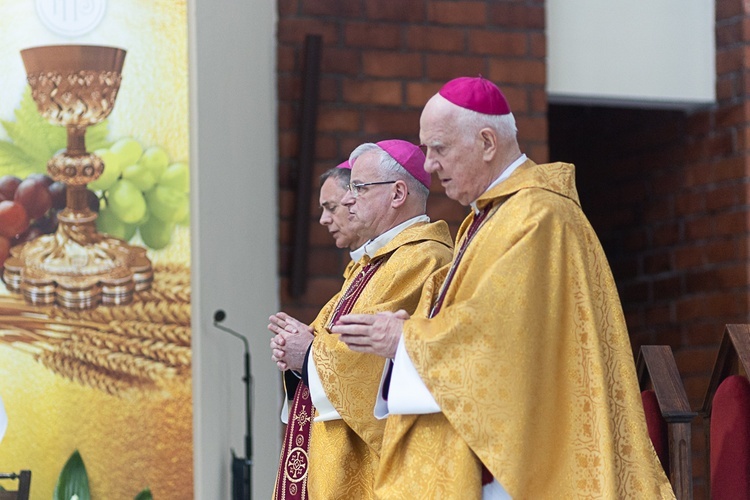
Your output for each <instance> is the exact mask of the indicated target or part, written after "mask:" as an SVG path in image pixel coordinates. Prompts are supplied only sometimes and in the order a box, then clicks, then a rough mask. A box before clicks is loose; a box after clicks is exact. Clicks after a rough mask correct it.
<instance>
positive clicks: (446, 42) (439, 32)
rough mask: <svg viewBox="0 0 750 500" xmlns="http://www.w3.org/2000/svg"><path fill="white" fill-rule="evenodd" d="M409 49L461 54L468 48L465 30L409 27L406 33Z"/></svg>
mask: <svg viewBox="0 0 750 500" xmlns="http://www.w3.org/2000/svg"><path fill="white" fill-rule="evenodd" d="M406 40H407V47H408V48H409V49H411V50H420V51H429V52H461V51H463V50H465V48H466V34H465V32H464V30H463V29H457V28H443V27H439V26H409V28H408V30H407V32H406Z"/></svg>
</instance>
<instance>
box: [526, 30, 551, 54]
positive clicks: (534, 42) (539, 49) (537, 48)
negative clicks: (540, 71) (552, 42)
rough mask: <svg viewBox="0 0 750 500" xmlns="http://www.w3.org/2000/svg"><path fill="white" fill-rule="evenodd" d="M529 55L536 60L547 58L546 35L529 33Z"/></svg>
mask: <svg viewBox="0 0 750 500" xmlns="http://www.w3.org/2000/svg"><path fill="white" fill-rule="evenodd" d="M529 44H530V46H531V48H530V49H529V55H530V56H531V57H532V58H534V59H542V60H544V59H545V58H546V57H547V37H546V35H545V34H544V33H529Z"/></svg>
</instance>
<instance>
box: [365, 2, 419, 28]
mask: <svg viewBox="0 0 750 500" xmlns="http://www.w3.org/2000/svg"><path fill="white" fill-rule="evenodd" d="M365 12H366V13H367V15H366V18H367V19H368V20H389V21H403V22H410V23H417V22H420V21H424V20H425V15H426V12H425V5H424V2H404V1H402V0H367V2H365Z"/></svg>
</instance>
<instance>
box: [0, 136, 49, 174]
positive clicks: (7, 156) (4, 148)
mask: <svg viewBox="0 0 750 500" xmlns="http://www.w3.org/2000/svg"><path fill="white" fill-rule="evenodd" d="M44 165H45V167H44V168H46V162H45V163H44ZM40 171H43V170H39V169H38V168H35V163H34V161H33V159H32V158H29V157H28V155H26V153H24V152H23V151H22V150H21V148H19V147H18V146H16V145H14V144H11V143H10V142H6V141H0V177H2V176H3V175H15V176H16V177H19V178H21V179H23V178H24V177H26V176H27V175H28V174H31V173H34V172H40Z"/></svg>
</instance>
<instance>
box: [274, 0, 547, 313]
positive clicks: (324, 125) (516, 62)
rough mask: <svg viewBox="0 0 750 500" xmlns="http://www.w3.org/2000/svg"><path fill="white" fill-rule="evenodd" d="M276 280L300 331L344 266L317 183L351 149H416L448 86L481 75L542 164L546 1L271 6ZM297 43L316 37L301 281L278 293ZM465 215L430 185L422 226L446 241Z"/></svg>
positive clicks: (293, 155) (324, 1)
mask: <svg viewBox="0 0 750 500" xmlns="http://www.w3.org/2000/svg"><path fill="white" fill-rule="evenodd" d="M278 10H279V24H278V92H279V190H280V197H279V199H280V206H279V217H280V223H281V230H280V235H279V237H280V243H281V255H280V269H279V272H280V275H281V276H282V283H281V293H282V295H281V303H282V307H283V308H284V309H285V310H287V311H288V312H290V313H291V314H296V315H298V317H299V318H300V319H301V320H303V321H311V320H312V319H313V318H314V315H315V314H316V312H317V311H318V309H319V308H320V306H322V305H323V303H324V302H325V301H326V300H327V299H328V298H330V297H331V296H332V295H333V294H334V293H335V292H336V291H337V290H338V289H339V287H340V284H341V271H342V270H343V267H344V266H345V264H346V261H347V260H348V255H347V254H345V253H344V252H341V251H337V250H336V249H335V247H334V246H333V244H332V241H331V239H330V237H329V236H328V233H327V231H325V230H324V229H323V228H321V227H320V226H319V225H318V223H317V215H318V214H319V211H318V208H317V200H318V182H317V177H318V176H319V175H320V174H321V173H322V172H324V171H325V170H326V169H327V168H329V167H332V166H334V165H336V164H338V163H339V162H340V161H342V160H343V159H345V158H346V157H348V155H349V153H350V152H351V150H352V149H354V148H355V147H356V146H357V145H359V144H361V143H363V142H368V141H378V140H382V139H391V138H400V139H405V140H410V141H414V142H417V141H418V135H419V115H420V112H421V108H422V106H424V104H425V103H426V102H427V100H428V99H429V98H430V97H431V96H432V95H433V94H435V92H437V90H438V89H439V88H440V86H441V85H442V84H443V83H445V82H446V81H447V80H449V79H451V78H454V77H457V76H467V75H468V76H473V75H477V74H480V73H481V74H482V75H484V76H485V77H486V78H489V79H490V80H492V81H494V82H495V83H497V84H498V85H500V87H501V88H502V89H503V91H504V92H505V94H506V96H507V97H508V99H509V100H510V103H511V106H512V108H513V111H514V114H515V116H516V119H517V122H518V128H519V138H520V140H521V144H522V147H523V150H524V152H526V153H527V154H529V156H531V157H532V158H534V159H535V160H537V161H546V159H547V118H546V112H547V100H546V94H545V90H544V85H545V81H546V74H545V71H546V70H545V52H546V48H545V38H544V2H543V1H541V0H538V1H496V0H495V1H492V0H484V1H432V0H415V1H403V0H368V1H352V0H278ZM307 34H319V35H321V36H322V43H323V49H322V61H321V74H320V103H319V107H318V120H317V140H316V145H315V147H316V154H315V171H314V179H315V181H314V183H313V184H314V185H313V186H312V188H311V196H312V200H313V204H312V206H311V207H310V210H311V214H312V215H311V218H310V242H309V253H308V257H309V270H310V272H309V282H308V286H307V292H306V293H305V294H304V295H303V296H302V297H297V298H295V297H291V296H290V295H289V293H288V291H287V288H288V279H287V278H288V275H289V270H290V255H291V244H292V232H293V229H292V217H293V214H294V202H295V189H296V179H297V174H298V172H297V167H298V158H297V155H298V151H299V137H298V136H299V118H300V98H301V90H302V89H301V86H302V78H301V75H302V70H303V60H302V58H303V55H304V39H305V35H307ZM465 213H466V212H465V210H464V209H463V208H462V207H460V206H459V205H458V204H456V203H455V202H453V201H451V200H449V199H447V198H446V197H445V196H444V194H443V193H442V188H441V187H440V186H439V185H435V186H433V193H432V195H431V200H430V202H429V204H428V215H430V217H432V218H433V220H434V219H445V220H446V221H448V222H449V224H450V226H451V229H452V231H453V233H454V234H455V231H456V229H457V228H458V225H459V223H460V221H461V220H462V219H463V217H464V214H465Z"/></svg>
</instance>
